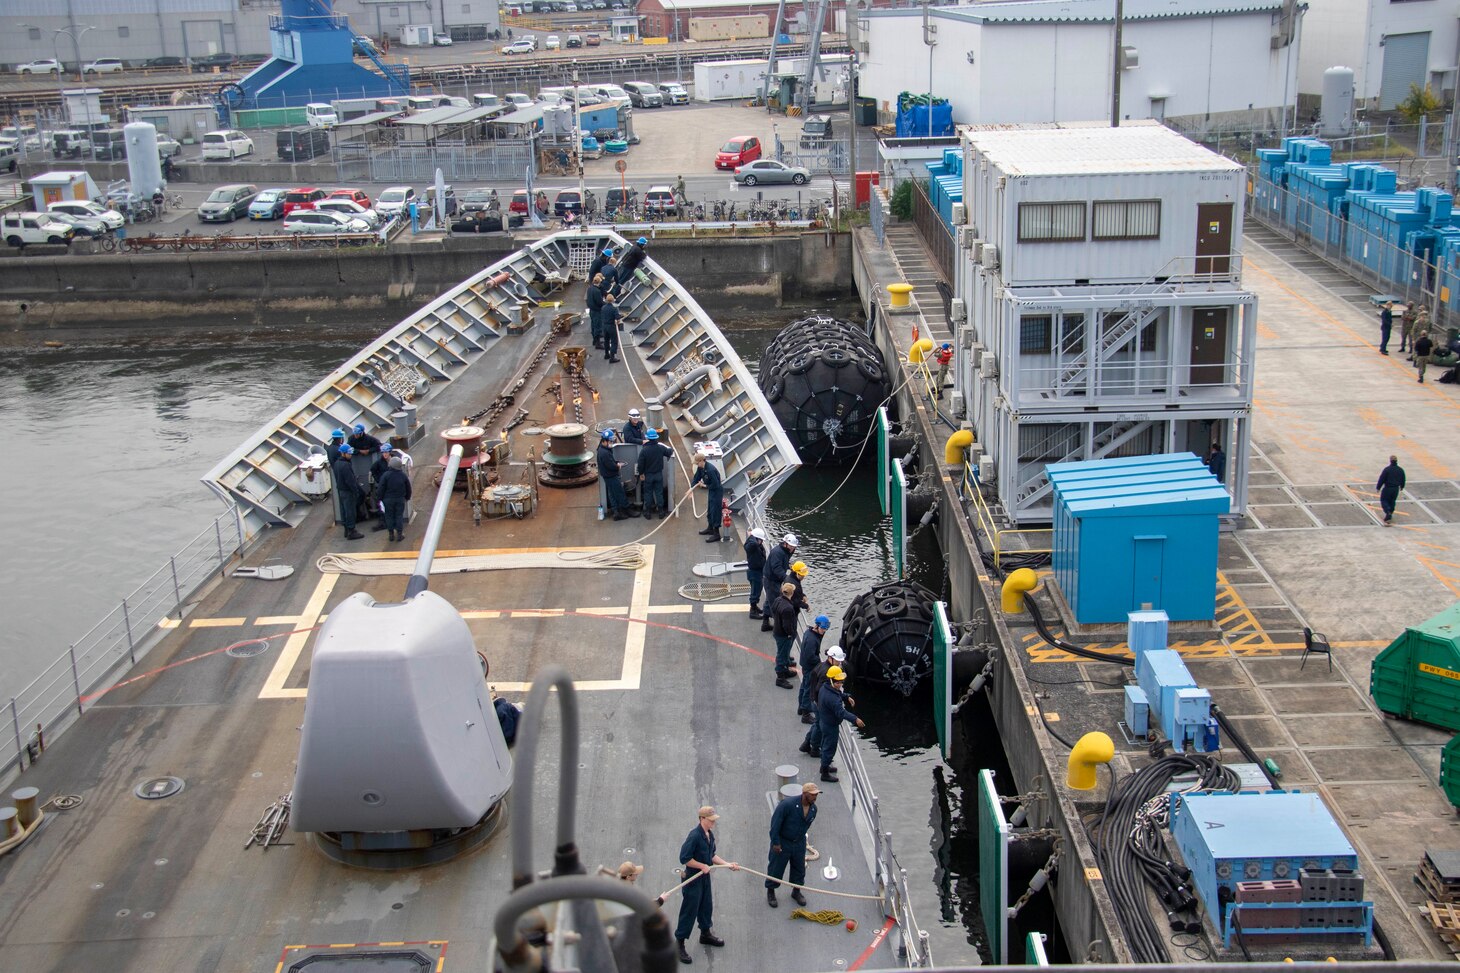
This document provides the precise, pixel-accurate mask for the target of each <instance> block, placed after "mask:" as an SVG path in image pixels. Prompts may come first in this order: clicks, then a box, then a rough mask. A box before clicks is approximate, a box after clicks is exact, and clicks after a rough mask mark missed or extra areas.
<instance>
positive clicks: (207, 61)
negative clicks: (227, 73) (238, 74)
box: [192, 52, 238, 74]
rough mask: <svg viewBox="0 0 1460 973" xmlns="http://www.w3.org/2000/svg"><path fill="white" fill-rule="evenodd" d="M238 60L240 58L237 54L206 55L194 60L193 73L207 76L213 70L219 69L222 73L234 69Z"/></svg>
mask: <svg viewBox="0 0 1460 973" xmlns="http://www.w3.org/2000/svg"><path fill="white" fill-rule="evenodd" d="M237 60H238V56H237V55H236V54H227V53H223V52H219V53H217V54H204V55H202V56H201V57H195V58H193V59H192V62H193V71H195V72H197V73H198V74H205V73H207V72H208V71H211V70H213V69H214V68H218V69H219V70H220V71H223V70H227V69H228V68H231V67H233V65H234V63H235V62H237Z"/></svg>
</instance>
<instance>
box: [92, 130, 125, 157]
mask: <svg viewBox="0 0 1460 973" xmlns="http://www.w3.org/2000/svg"><path fill="white" fill-rule="evenodd" d="M91 146H92V151H91V157H92V158H93V159H103V160H106V161H114V160H117V159H125V158H126V157H127V136H126V133H124V132H123V131H122V130H121V129H119V128H103V129H99V130H97V131H94V132H92V133H91Z"/></svg>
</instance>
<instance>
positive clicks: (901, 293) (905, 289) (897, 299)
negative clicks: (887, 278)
mask: <svg viewBox="0 0 1460 973" xmlns="http://www.w3.org/2000/svg"><path fill="white" fill-rule="evenodd" d="M912 292H913V285H911V284H888V285H887V293H888V294H890V295H891V296H892V306H893V307H907V306H908V305H909V303H910V302H911V298H912Z"/></svg>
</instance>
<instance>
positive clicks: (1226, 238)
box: [1196, 203, 1232, 274]
mask: <svg viewBox="0 0 1460 973" xmlns="http://www.w3.org/2000/svg"><path fill="white" fill-rule="evenodd" d="M1231 253H1232V204H1231V203H1201V204H1199V205H1198V206H1197V207H1196V257H1197V260H1196V272H1197V273H1198V274H1227V273H1231V263H1232V262H1231Z"/></svg>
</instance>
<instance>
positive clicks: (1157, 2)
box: [663, 0, 1283, 24]
mask: <svg viewBox="0 0 1460 973" xmlns="http://www.w3.org/2000/svg"><path fill="white" fill-rule="evenodd" d="M663 2H666V3H667V2H671V0H663ZM1282 6H1283V0H1188V2H1184V3H1180V4H1176V3H1172V2H1171V0H1125V9H1124V11H1123V13H1122V19H1123V20H1125V21H1133V20H1172V19H1182V18H1190V17H1216V16H1223V15H1228V14H1244V13H1257V12H1263V13H1269V12H1271V11H1274V10H1279V9H1281V8H1282ZM932 14H933V16H935V17H946V18H950V19H953V20H969V21H973V22H974V23H980V24H1040V23H1093V24H1102V23H1104V24H1108V23H1112V22H1113V21H1114V20H1115V0H985V2H983V3H973V4H961V5H959V6H956V7H934V8H933V9H932ZM863 16H868V17H897V16H917V17H921V16H922V8H920V7H911V8H908V7H898V8H892V9H881V10H868V11H866V12H865V14H864V15H863Z"/></svg>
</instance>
